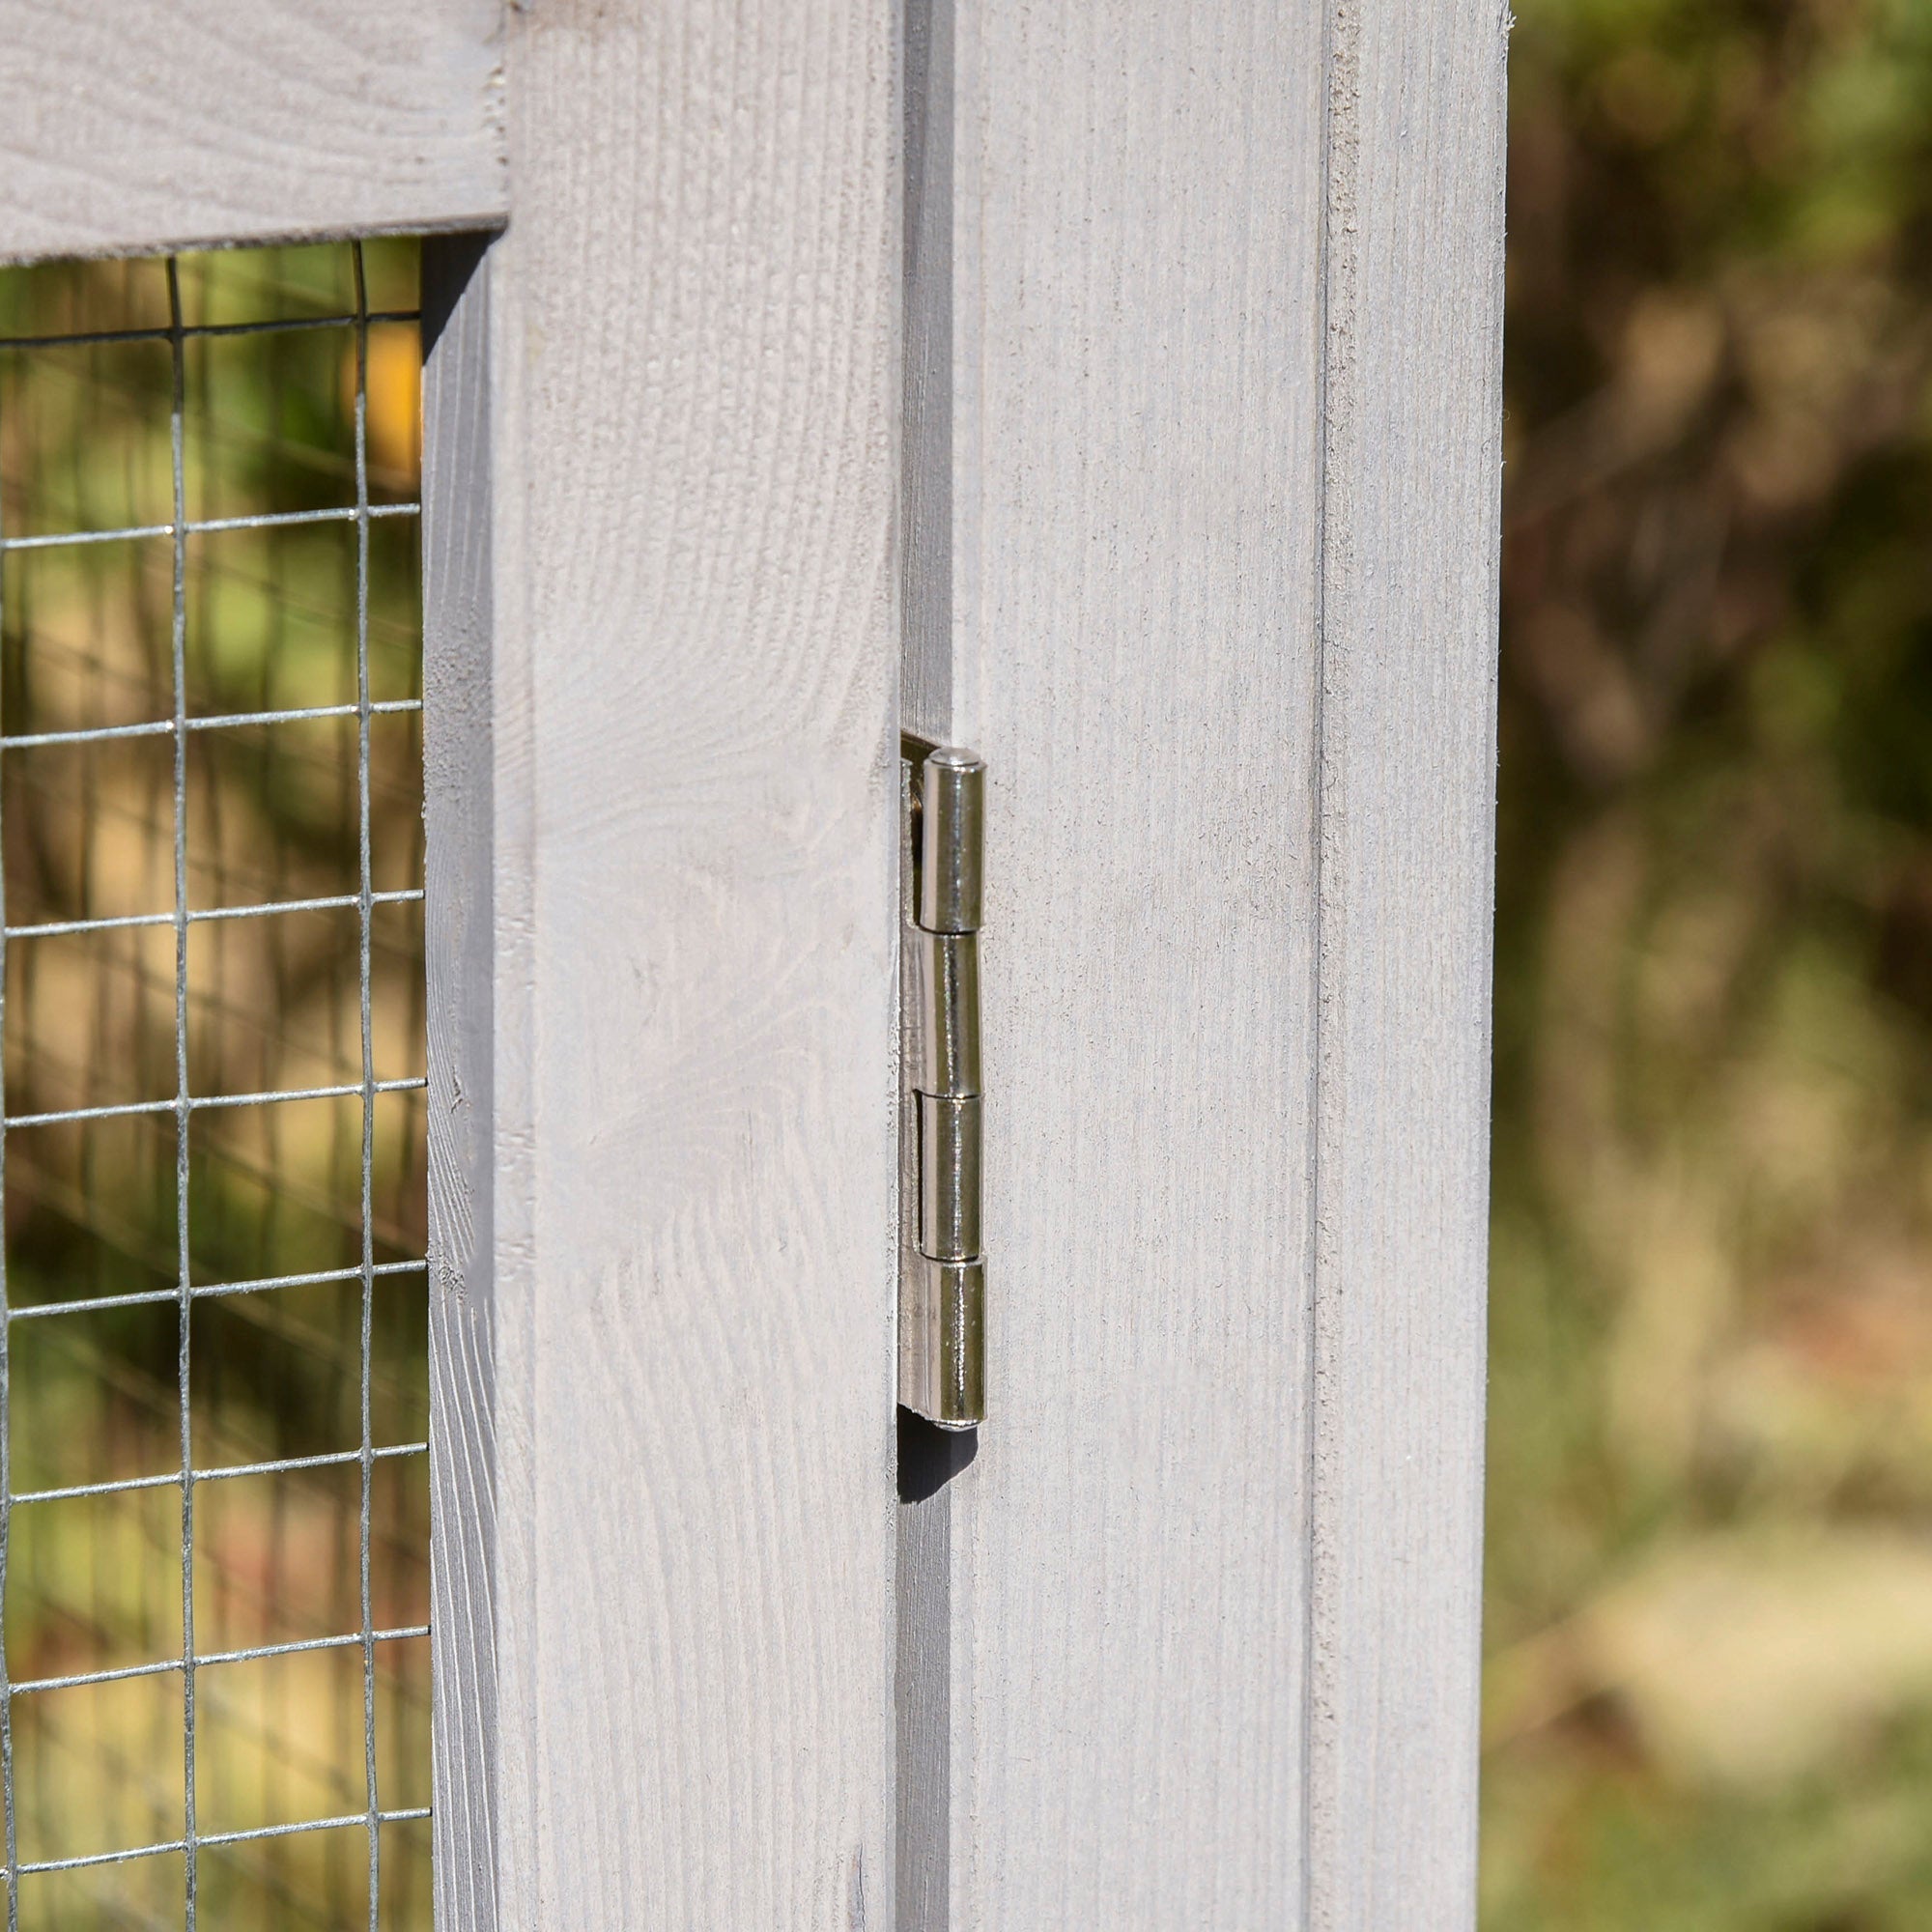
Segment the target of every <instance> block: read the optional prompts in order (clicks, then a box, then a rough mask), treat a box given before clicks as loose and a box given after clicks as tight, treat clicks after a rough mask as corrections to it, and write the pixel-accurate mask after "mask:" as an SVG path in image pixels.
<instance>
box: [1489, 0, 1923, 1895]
mask: <svg viewBox="0 0 1932 1932" xmlns="http://www.w3.org/2000/svg"><path fill="white" fill-rule="evenodd" d="M1519 9H1520V11H1519V19H1518V24H1517V29H1516V32H1515V35H1514V37H1513V41H1512V45H1511V129H1510V133H1511V156H1510V207H1509V222H1510V227H1509V296H1508V311H1507V328H1506V377H1505V386H1506V396H1507V420H1506V425H1505V461H1506V471H1505V484H1504V566H1503V646H1502V712H1501V781H1500V783H1501V795H1500V798H1501V804H1500V834H1499V841H1500V842H1499V855H1498V875H1497V876H1498V885H1497V891H1498V907H1497V948H1498V951H1497V971H1496V1001H1497V1007H1496V1088H1495V1122H1496V1124H1495V1164H1494V1210H1493V1272H1492V1280H1493V1286H1492V1388H1491V1415H1492V1420H1491V1431H1490V1509H1489V1532H1488V1579H1487V1613H1486V1621H1487V1642H1488V1649H1489V1663H1488V1678H1487V1684H1488V1689H1487V1692H1486V1703H1487V1709H1486V1733H1487V1735H1486V1752H1485V1766H1484V1840H1483V1920H1484V1924H1485V1926H1486V1927H1488V1928H1490V1932H1518V1928H1525V1932H1526V1928H1531V1927H1538V1928H1540V1927H1548V1926H1556V1925H1561V1926H1565V1927H1578V1928H1596V1927H1604V1928H1609V1927H1618V1928H1624V1927H1632V1926H1642V1927H1645V1928H1647V1932H1745V1928H1753V1932H1755V1928H1776V1932H1799V1929H1800V1928H1805V1929H1806V1932H1828V1928H1830V1932H1850V1928H1854V1927H1856V1928H1861V1929H1862V1928H1871V1932H1879V1928H1885V1932H1890V1929H1891V1928H1905V1927H1908V1926H1910V1927H1918V1926H1923V1925H1926V1924H1932V4H1928V0H1796V4H1782V5H1774V4H1769V3H1768V0H1519Z"/></svg>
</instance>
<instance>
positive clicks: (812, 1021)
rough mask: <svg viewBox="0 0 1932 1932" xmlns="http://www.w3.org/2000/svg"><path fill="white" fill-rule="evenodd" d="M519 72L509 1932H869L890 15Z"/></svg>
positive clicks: (509, 997) (738, 30)
mask: <svg viewBox="0 0 1932 1932" xmlns="http://www.w3.org/2000/svg"><path fill="white" fill-rule="evenodd" d="M506 52H507V79H508V90H509V91H508V102H509V115H510V119H509V141H510V154H511V163H512V178H513V180H514V181H515V184H516V207H515V211H514V215H513V219H512V221H511V224H510V226H509V229H508V230H507V232H506V233H505V234H504V236H503V237H502V239H501V240H500V241H498V242H497V244H495V246H493V248H492V249H491V251H490V256H489V269H488V299H489V310H490V331H491V336H492V345H493V346H492V351H491V355H490V366H491V372H492V388H491V409H492V421H491V430H490V434H491V441H492V457H491V464H490V487H491V497H492V508H491V511H490V517H491V532H492V543H493V578H492V601H493V611H492V623H493V635H494V639H495V645H494V656H493V665H492V673H493V680H494V683H493V690H492V699H491V705H492V723H493V729H495V731H496V732H497V745H496V749H495V751H494V753H493V759H492V765H491V771H492V782H493V785H494V787H495V791H494V799H493V808H492V809H493V816H494V837H495V847H494V853H493V858H492V866H493V873H492V877H493V881H494V883H495V886H496V888H497V895H498V896H497V903H496V905H495V907H494V910H493V914H492V919H493V923H494V926H495V929H496V935H497V960H496V966H495V978H494V987H495V992H494V998H495V1011H494V1017H493V1027H494V1039H495V1043H496V1056H497V1057H496V1064H495V1067H494V1069H493V1071H494V1078H495V1089H494V1095H493V1104H494V1108H495V1114H496V1127H495V1146H496V1151H495V1156H494V1164H493V1173H492V1186H493V1190H494V1196H493V1203H492V1213H493V1216H494V1232H493V1237H492V1241H493V1263H492V1275H493V1279H492V1286H491V1294H492V1297H493V1318H494V1360H493V1364H492V1368H493V1373H494V1384H493V1390H492V1397H491V1399H492V1401H493V1402H494V1405H495V1420H496V1428H495V1442H496V1456H497V1488H496V1538H497V1548H496V1557H495V1586H496V1587H495V1597H494V1614H495V1618H496V1632H495V1641H494V1656H495V1662H496V1678H497V1710H498V1719H497V1728H498V1735H497V1739H496V1741H495V1747H494V1748H495V1757H494V1764H495V1772H496V1800H497V1809H496V1819H497V1849H496V1855H495V1856H496V1900H495V1909H496V1912H497V1924H498V1925H500V1926H503V1927H517V1928H525V1927H529V1928H534V1927H536V1926H538V1925H543V1926H552V1925H558V1926H561V1925H570V1926H585V1927H602V1926H616V1925H648V1926H707V1927H708V1926H744V1927H775V1928H776V1927H784V1928H792V1927H838V1928H841V1932H843V1929H844V1928H855V1927H860V1926H866V1925H870V1926H872V1927H873V1928H875V1932H876V1928H877V1927H878V1926H880V1925H883V1924H886V1923H888V1922H890V1918H891V1914H892V1890H893V1822H892V1821H893V1790H892V1760H893V1704H892V1684H893V1669H894V1654H893V1621H892V1607H893V1548H894V1508H895V1503H894V1492H893V1473H892V1418H893V1396H894V1366H895V1352H894V1313H895V1306H894V1304H895V1212H896V1192H895V1179H896V1160H897V1147H896V1122H895V1104H894V1103H895V1037H894V1012H895V999H894V986H895V973H896V965H895V924H896V913H897V897H896V893H897V886H896V854H897V843H896V841H897V836H898V834H897V784H898V759H897V730H896V727H897V718H896V710H897V682H898V650H899V634H898V611H897V603H898V599H897V576H896V562H895V520H896V474H895V418H896V414H897V411H898V403H899V395H898V372H897V363H896V358H895V340H896V333H897V321H898V318H897V300H898V287H899V234H898V221H897V200H896V196H897V160H898V145H899V136H900V129H899V122H898V112H897V99H896V94H895V33H894V27H893V21H892V19H891V16H890V14H889V13H888V12H887V11H886V10H884V9H882V8H879V7H878V6H876V5H875V4H872V0H683V4H680V5H678V6H675V7H668V6H662V5H656V4H648V0H605V3H604V4H596V5H590V4H585V5H576V6H572V5H563V4H557V5H550V6H543V7H537V8H533V9H530V10H528V11H526V12H520V13H518V14H516V15H514V16H513V20H512V25H511V32H510V40H509V43H508V46H507V49H506ZM447 1641H448V1638H447V1636H445V1642H447ZM450 1730H451V1727H450V1725H449V1724H448V1723H447V1722H445V1724H444V1726H443V1730H442V1732H441V1735H442V1736H443V1737H444V1738H447V1737H448V1736H449V1735H450ZM440 1776H441V1775H440ZM444 1788H446V1786H445V1785H443V1784H440V1789H444ZM440 1849H441V1848H440ZM451 1895H452V1894H451V1893H450V1892H449V1891H448V1890H445V1892H444V1894H443V1896H444V1897H445V1898H447V1897H450V1896H451ZM473 1895H474V1896H475V1897H477V1898H478V1899H481V1898H482V1896H483V1888H481V1887H480V1885H479V1887H478V1888H477V1889H476V1890H475V1893H474V1894H473ZM478 1909H479V1911H480V1909H481V1908H480V1906H479V1908H478ZM455 1922H456V1923H457V1924H460V1925H467V1924H469V1922H470V1921H469V1920H466V1919H464V1918H462V1917H461V1916H460V1915H459V1916H458V1917H457V1918H456V1920H455ZM475 1922H476V1923H478V1924H481V1923H483V1922H485V1921H484V1920H483V1919H481V1918H478V1919H477V1920H476V1921H475Z"/></svg>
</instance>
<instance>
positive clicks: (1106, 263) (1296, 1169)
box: [900, 0, 1505, 1932]
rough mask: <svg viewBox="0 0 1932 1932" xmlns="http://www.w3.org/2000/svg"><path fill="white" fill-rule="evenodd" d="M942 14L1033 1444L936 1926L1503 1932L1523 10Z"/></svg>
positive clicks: (1013, 1518) (961, 462) (1229, 5)
mask: <svg viewBox="0 0 1932 1932" xmlns="http://www.w3.org/2000/svg"><path fill="white" fill-rule="evenodd" d="M951 25H952V39H953V42H954V44H955V46H956V67H955V70H954V74H953V81H954V95H953V99H952V103H951V107H952V127H953V128H955V129H956V136H955V145H954V147H953V150H952V156H951V158H952V164H953V169H954V173H955V187H954V194H953V200H952V219H953V238H952V247H951V252H950V256H949V259H948V261H947V264H946V267H945V270H944V272H945V273H948V274H950V276H951V278H952V284H953V287H952V310H951V319H952V331H953V336H952V349H953V357H954V360H953V370H954V382H953V385H952V394H951V397H950V401H951V405H952V413H951V418H950V421H949V422H948V424H947V425H946V438H947V448H946V450H945V452H944V454H943V457H941V458H940V459H938V460H940V461H943V464H944V467H945V473H946V478H947V481H948V483H949V484H950V497H951V514H950V522H949V524H948V526H947V528H946V531H945V541H946V547H947V549H948V552H949V554H950V600H948V601H949V602H950V612H951V618H950V627H949V629H948V631H947V632H946V633H945V634H943V635H939V634H936V633H935V632H934V631H932V630H928V631H927V632H926V633H924V634H923V637H921V638H916V639H914V647H915V650H916V651H919V650H923V651H926V652H932V653H938V654H941V655H943V656H944V657H945V659H946V662H945V664H944V666H943V667H942V668H930V667H921V668H918V669H917V671H916V674H914V675H912V676H909V678H908V685H907V689H908V693H909V696H910V697H911V699H912V701H915V702H918V701H922V695H923V694H930V693H943V694H945V701H946V704H947V706H948V710H947V715H946V719H945V727H946V730H947V732H948V734H950V735H952V736H955V737H963V738H967V739H970V740H971V741H973V742H974V743H976V744H977V745H978V747H979V748H980V750H981V751H982V752H983V753H985V755H986V757H987V759H988V761H989V767H990V774H991V787H992V796H991V805H990V810H989V855H988V881H989V884H988V921H987V930H986V932H985V934H984V935H983V938H982V942H981V944H982V950H983V968H982V972H983V980H982V985H983V992H982V1000H983V1009H984V1013H985V1027H986V1033H985V1091H986V1094H987V1099H986V1103H985V1107H986V1122H987V1144H986V1172H987V1190H988V1195H987V1233H986V1252H987V1256H988V1268H989V1276H988V1280H989V1292H988V1293H989V1315H988V1336H989V1342H988V1361H987V1385H988V1403H989V1409H990V1419H989V1421H988V1423H987V1426H986V1427H985V1428H984V1429H983V1430H981V1432H980V1443H979V1450H978V1455H977V1457H976V1458H975V1459H974V1461H973V1462H972V1463H971V1464H970V1465H969V1466H967V1467H966V1468H965V1469H964V1470H963V1471H962V1472H961V1473H960V1474H959V1475H958V1476H956V1477H955V1478H954V1480H953V1481H952V1484H951V1485H950V1487H949V1490H948V1491H947V1492H945V1493H946V1514H945V1517H944V1519H943V1521H942V1522H941V1526H940V1528H941V1534H942V1535H943V1538H944V1546H943V1551H942V1553H941V1554H940V1555H938V1556H935V1555H934V1554H933V1552H932V1548H931V1544H932V1541H933V1532H932V1530H931V1528H930V1523H931V1521H932V1520H934V1519H932V1517H931V1512H932V1510H933V1507H934V1505H933V1504H932V1503H930V1502H926V1503H922V1504H920V1505H918V1506H917V1509H918V1510H919V1511H922V1512H924V1515H923V1516H916V1517H914V1518H913V1519H912V1521H911V1522H910V1524H909V1528H908V1532H902V1548H908V1549H911V1550H912V1551H913V1552H914V1553H915V1554H916V1555H917V1556H918V1559H919V1560H918V1565H917V1568H916V1570H915V1572H914V1573H912V1577H911V1584H912V1587H910V1588H908V1587H907V1584H906V1582H905V1581H903V1580H902V1586H901V1600H902V1615H911V1616H913V1617H914V1618H915V1620H916V1624H917V1628H918V1629H920V1630H921V1631H922V1632H923V1633H925V1634H926V1639H925V1640H926V1641H927V1642H928V1643H929V1642H930V1641H931V1640H932V1636H931V1633H933V1632H935V1631H936V1632H937V1633H938V1634H939V1640H940V1641H942V1642H943V1645H944V1652H945V1655H944V1663H943V1669H942V1668H940V1667H939V1666H929V1667H928V1671H927V1682H928V1686H930V1685H938V1686H939V1687H940V1688H941V1690H942V1693H943V1694H942V1695H940V1696H939V1697H938V1698H936V1699H933V1698H930V1697H929V1696H928V1701H927V1703H926V1704H925V1705H923V1706H922V1707H920V1710H919V1717H918V1721H917V1723H916V1725H915V1733H916V1735H915V1737H914V1740H913V1743H912V1746H911V1747H906V1746H905V1745H904V1744H903V1743H902V1750H903V1751H905V1752H906V1755H907V1757H908V1760H909V1761H910V1762H911V1763H913V1764H914V1765H916V1766H918V1767H921V1768H922V1770H923V1782H922V1783H920V1784H919V1785H918V1786H917V1787H916V1788H915V1790H914V1793H913V1796H914V1799H915V1802H914V1803H913V1804H912V1805H911V1807H910V1815H909V1816H906V1817H904V1818H903V1819H902V1829H904V1830H906V1831H909V1832H911V1833H914V1834H915V1843H914V1846H913V1850H914V1852H915V1853H916V1856H915V1857H914V1858H912V1859H911V1860H910V1861H909V1860H908V1857H907V1848H906V1847H905V1846H904V1845H902V1848H901V1857H900V1869H901V1873H902V1874H904V1873H906V1872H907V1870H908V1868H909V1866H910V1869H911V1871H912V1874H913V1876H914V1879H915V1881H916V1883H917V1886H918V1907H917V1912H918V1916H917V1917H909V1918H902V1920H901V1922H902V1923H903V1924H907V1925H917V1926H919V1927H920V1928H921V1932H931V1928H934V1927H939V1926H944V1925H949V1924H950V1925H951V1926H952V1927H955V1928H967V1927H989V1926H1003V1925H1012V1926H1033V1925H1046V1924H1093V1925H1101V1924H1104V1925H1109V1926H1120V1927H1135V1926H1146V1927H1153V1926H1166V1925H1303V1926H1307V1927H1311V1928H1315V1927H1321V1928H1328V1927H1335V1928H1342V1927H1347V1928H1351V1932H1355V1929H1356V1928H1359V1932H1370V1928H1379V1927H1387V1926H1395V1925H1402V1926H1408V1925H1416V1926H1420V1925H1428V1926H1430V1927H1453V1926H1456V1925H1466V1924H1467V1923H1469V1922H1470V1920H1471V1918H1472V1914H1473V1902H1474V1844H1475V1838H1474V1823H1475V1809H1474V1792H1475V1743H1476V1672H1477V1634H1478V1612H1479V1577H1480V1527H1481V1464H1482V1381H1483V1307H1484V1289H1485V1274H1486V1227H1485V1222H1486V1209H1485V1204H1486V1149H1487V1140H1488V1119H1487V1111H1488V1042H1489V1032H1488V1004H1489V947H1490V936H1489V932H1490V905H1491V870H1490V867H1491V858H1490V854H1491V846H1492V768H1493V705H1492V693H1493V668H1494V667H1493V648H1494V618H1495V567H1496V545H1497V497H1498V480H1499V450H1498V437H1499V423H1500V402H1499V392H1498V374H1499V366H1500V354H1499V352H1500V312H1501V310H1500V296H1501V242H1502V208H1501V191H1502V125H1503V123H1502V110H1503V43H1504V32H1505V18H1504V14H1503V11H1502V9H1501V8H1500V7H1499V6H1498V5H1496V4H1495V0H1338V4H1335V5H1332V6H1317V5H1314V4H1308V5H1301V6H1293V7H1286V8H1255V7H1253V6H1251V5H1248V4H1245V0H1210V3H1209V4H1199V5H1194V6H1189V7H1179V8H1165V9H1154V8H1145V7H1140V6H1135V5H1131V4H1128V0H1093V4H1089V5H1083V6H1080V7H1077V8H1076V7H1065V8H1044V9H1042V8H1040V7H1037V6H1028V5H1024V4H1020V0H959V4H958V7H957V10H956V16H951ZM933 38H934V43H935V44H937V43H938V39H939V37H938V36H936V35H935V36H934V37H933ZM927 118H928V121H929V120H930V118H931V117H930V114H928V117H927ZM915 270H916V271H917V270H919V265H918V264H917V263H916V264H915ZM923 272H924V273H925V274H926V276H927V277H928V278H929V279H932V280H937V279H938V278H939V275H940V273H941V271H940V270H934V269H932V268H930V267H927V268H925V269H924V270H923ZM921 298H922V292H921V291H920V290H919V289H918V288H915V290H914V292H913V313H914V315H915V316H917V315H918V314H919V312H920V302H921ZM928 413H929V411H928ZM920 446H921V448H922V449H923V450H925V451H926V452H927V454H928V460H931V459H930V452H931V450H932V448H933V446H934V436H933V432H931V431H927V432H926V434H925V437H924V440H923V442H922V443H921V445H920ZM914 473H915V474H917V473H918V470H917V468H916V466H915V469H914ZM939 494H940V492H939V491H938V489H937V488H935V487H932V486H928V488H927V491H926V495H927V497H928V499H934V498H936V497H938V496H939ZM915 563H917V560H915ZM916 577H917V570H915V578H916ZM927 601H928V603H929V604H935V605H936V604H939V603H941V602H942V600H941V599H939V598H938V597H936V596H929V597H928V600H927ZM923 701H926V702H928V703H930V702H932V701H933V700H931V699H929V698H926V699H923ZM923 728H926V729H928V731H929V732H930V733H931V734H932V735H939V732H938V731H937V730H934V729H933V727H930V726H927V727H923ZM935 1606H937V1607H935ZM903 1722H904V1718H903V1714H902V1723H903ZM935 1730H936V1731H938V1733H939V1734H940V1737H941V1743H940V1744H939V1745H938V1746H935V1744H934V1743H933V1733H934V1731H935ZM935 1757H937V1758H939V1759H940V1760H941V1761H942V1762H943V1764H944V1765H945V1767H946V1773H945V1776H933V1775H932V1774H931V1773H930V1771H929V1770H926V1769H925V1768H926V1767H929V1766H930V1764H931V1762H932V1761H933V1760H934V1758H935ZM902 1776H903V1774H902ZM907 1804H908V1790H907V1787H906V1786H904V1785H903V1784H902V1788H901V1805H902V1807H905V1806H906V1805H907Z"/></svg>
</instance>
